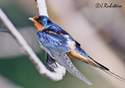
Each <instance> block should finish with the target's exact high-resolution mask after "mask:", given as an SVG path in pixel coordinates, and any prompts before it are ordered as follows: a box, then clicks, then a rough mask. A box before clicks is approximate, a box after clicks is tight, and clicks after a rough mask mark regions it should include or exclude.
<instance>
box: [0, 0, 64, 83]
mask: <svg viewBox="0 0 125 88" xmlns="http://www.w3.org/2000/svg"><path fill="white" fill-rule="evenodd" d="M43 1H44V0H43ZM0 21H1V22H2V23H3V25H4V26H5V28H6V29H7V30H8V32H9V33H10V34H11V35H12V36H13V37H14V39H15V40H16V41H17V43H18V44H19V45H20V47H21V48H22V49H23V50H24V52H25V53H26V55H27V56H29V58H30V60H31V61H32V63H33V64H34V65H35V67H36V69H37V70H38V72H39V73H40V74H41V75H43V76H45V77H47V78H49V79H51V80H54V81H58V80H61V79H62V78H63V75H64V74H65V72H63V71H65V68H64V67H62V66H60V65H58V68H57V69H56V70H55V71H56V72H51V71H49V70H48V69H47V68H46V67H45V66H44V64H43V63H42V62H41V61H40V59H39V58H38V57H37V56H36V54H35V53H34V52H33V50H32V49H31V47H30V46H29V45H28V44H27V42H26V41H25V39H24V38H23V37H22V35H21V34H20V33H19V32H18V31H17V29H16V28H15V27H14V25H13V24H12V23H11V21H10V20H9V19H8V17H7V16H6V15H5V14H4V12H3V11H2V9H1V8H0Z"/></svg>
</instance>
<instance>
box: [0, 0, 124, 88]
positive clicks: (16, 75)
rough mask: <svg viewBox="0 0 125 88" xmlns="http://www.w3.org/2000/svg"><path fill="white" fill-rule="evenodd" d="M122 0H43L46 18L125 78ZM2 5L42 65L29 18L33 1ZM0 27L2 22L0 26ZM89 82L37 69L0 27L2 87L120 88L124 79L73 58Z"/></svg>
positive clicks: (33, 11)
mask: <svg viewBox="0 0 125 88" xmlns="http://www.w3.org/2000/svg"><path fill="white" fill-rule="evenodd" d="M96 3H118V4H120V5H122V8H102V9H101V8H100V9H98V8H96V7H95V4H96ZM124 6H125V1H124V0H102V1H100V0H95V1H92V0H54V1H52V0H47V7H48V13H49V17H50V19H52V20H53V21H54V22H55V23H57V24H59V25H60V26H61V27H62V28H64V29H65V30H66V31H68V32H69V33H70V34H71V35H72V36H73V37H74V38H75V39H76V40H77V41H78V42H80V43H81V45H82V48H84V49H85V51H86V52H87V53H88V54H89V55H91V56H92V57H93V58H95V60H97V61H99V62H101V63H102V64H104V65H105V66H107V67H109V68H110V69H111V70H112V71H113V72H115V73H117V74H118V75H120V76H122V77H125V20H124V19H125V7H124ZM0 8H2V10H3V11H4V12H5V13H6V15H7V16H8V18H9V19H10V20H11V21H12V23H13V24H14V25H15V27H16V28H17V29H18V30H19V31H20V33H21V34H22V35H23V36H24V38H25V39H26V40H27V42H28V44H29V45H30V46H31V47H32V48H33V50H34V51H35V52H36V54H37V55H38V56H39V58H41V61H42V62H43V63H44V64H45V54H44V51H43V50H42V49H40V47H39V46H38V44H37V40H36V37H35V36H36V31H35V28H34V27H33V24H32V22H30V21H29V20H28V18H29V17H33V16H35V15H38V11H37V8H36V2H35V0H0ZM1 27H3V26H2V24H1V23H0V28H1ZM72 61H73V63H74V65H75V66H76V67H77V68H78V69H79V70H80V72H81V73H83V74H84V75H85V76H86V77H87V78H88V79H89V80H90V81H91V82H92V83H93V85H92V86H89V85H87V84H85V83H83V82H82V81H80V80H79V79H77V78H75V77H74V76H72V75H71V74H69V73H68V72H67V73H66V75H65V77H64V78H63V80H61V81H58V82H53V81H50V80H48V79H46V78H45V77H42V76H40V75H39V73H38V72H37V70H36V68H35V67H34V65H33V64H32V63H31V61H30V60H29V58H28V57H27V56H26V55H25V54H24V53H23V52H22V51H21V50H20V48H19V46H18V44H17V43H16V42H15V41H14V39H13V38H12V37H11V35H9V34H8V33H4V32H0V88H64V87H66V88H76V87H77V88H123V86H125V83H123V82H121V81H119V80H117V79H115V78H113V77H111V76H109V75H107V74H106V73H104V72H102V71H100V70H98V69H96V68H94V67H91V66H89V65H86V64H84V63H83V62H80V61H77V60H72Z"/></svg>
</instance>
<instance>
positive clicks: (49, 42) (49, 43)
mask: <svg viewBox="0 0 125 88" xmlns="http://www.w3.org/2000/svg"><path fill="white" fill-rule="evenodd" d="M33 22H34V25H35V27H36V29H37V31H38V32H37V39H38V42H39V44H40V46H41V47H42V48H43V49H44V50H45V51H46V52H47V58H48V59H47V60H48V61H47V63H50V62H52V63H51V64H53V63H54V60H55V61H57V62H58V63H59V64H61V65H62V66H64V67H65V68H66V69H67V70H68V71H69V72H70V73H71V74H73V75H74V76H76V77H77V78H79V79H81V80H82V81H84V82H85V83H87V84H89V85H91V83H90V82H89V81H88V80H87V78H85V77H84V76H83V75H82V74H81V73H80V72H79V71H78V70H77V69H76V68H75V66H74V65H73V64H72V62H71V61H70V58H75V59H78V60H81V61H83V62H85V63H87V64H90V65H92V66H95V67H98V68H100V69H102V70H103V71H105V72H107V73H109V74H110V75H113V76H115V77H117V78H118V79H120V80H123V81H124V80H125V79H123V78H121V77H119V76H118V75H116V74H114V73H112V72H110V71H109V69H108V68H106V67H105V66H103V65H101V64H100V63H98V62H96V61H95V60H94V59H93V58H91V57H90V56H89V55H87V54H86V52H85V51H84V50H83V49H82V48H81V47H80V44H79V43H78V42H77V41H75V40H74V39H73V38H72V36H71V35H70V34H68V33H67V32H66V31H65V30H63V29H62V28H61V27H59V26H58V25H56V24H54V23H53V22H52V21H50V20H49V18H48V17H46V16H35V17H34V18H33ZM54 66H55V64H54Z"/></svg>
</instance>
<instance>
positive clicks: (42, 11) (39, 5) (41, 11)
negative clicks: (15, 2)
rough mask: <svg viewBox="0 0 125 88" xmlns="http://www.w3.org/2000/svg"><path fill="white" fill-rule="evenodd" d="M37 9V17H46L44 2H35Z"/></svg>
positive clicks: (38, 0) (39, 0) (41, 0)
mask: <svg viewBox="0 0 125 88" xmlns="http://www.w3.org/2000/svg"><path fill="white" fill-rule="evenodd" d="M37 8H38V11H39V15H44V16H47V17H48V13H47V7H46V2H45V0H37Z"/></svg>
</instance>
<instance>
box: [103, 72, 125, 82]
mask: <svg viewBox="0 0 125 88" xmlns="http://www.w3.org/2000/svg"><path fill="white" fill-rule="evenodd" d="M103 71H104V72H106V73H107V74H109V75H111V76H113V77H115V78H117V79H118V80H120V81H122V82H125V79H124V78H122V77H120V76H119V75H117V74H115V73H113V72H111V71H109V70H103Z"/></svg>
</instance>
